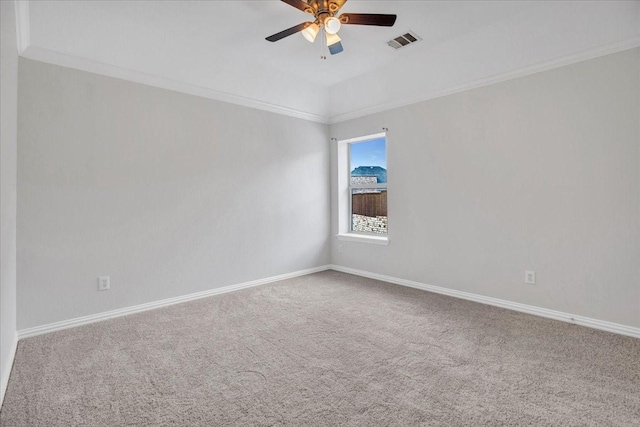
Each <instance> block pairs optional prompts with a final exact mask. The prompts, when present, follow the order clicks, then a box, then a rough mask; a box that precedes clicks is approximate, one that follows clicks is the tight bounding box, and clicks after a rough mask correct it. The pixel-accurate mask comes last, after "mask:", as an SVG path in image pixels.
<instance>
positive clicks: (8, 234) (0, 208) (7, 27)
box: [0, 1, 18, 403]
mask: <svg viewBox="0 0 640 427" xmlns="http://www.w3.org/2000/svg"><path fill="white" fill-rule="evenodd" d="M14 8H15V3H14V2H12V1H3V2H0V19H1V22H0V42H1V44H2V46H1V49H0V55H1V56H0V67H1V69H0V226H1V229H0V233H1V236H2V238H1V239H0V243H1V244H0V403H2V398H3V397H4V392H5V386H6V384H7V381H8V380H9V378H8V376H9V372H10V370H11V363H12V362H13V346H14V343H15V341H16V168H17V160H16V152H17V102H18V49H17V44H16V19H15V16H16V15H15V9H14Z"/></svg>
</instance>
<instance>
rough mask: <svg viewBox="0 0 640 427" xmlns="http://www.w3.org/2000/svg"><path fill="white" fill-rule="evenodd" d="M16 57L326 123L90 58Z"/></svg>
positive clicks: (42, 52)
mask: <svg viewBox="0 0 640 427" xmlns="http://www.w3.org/2000/svg"><path fill="white" fill-rule="evenodd" d="M20 56H22V57H23V58H27V59H32V60H34V61H40V62H46V63H49V64H53V65H58V66H61V67H67V68H74V69H77V70H81V71H86V72H89V73H94V74H100V75H103V76H108V77H114V78H117V79H121V80H128V81H132V82H136V83H141V84H144V85H147V86H153V87H158V88H161V89H167V90H172V91H175V92H181V93H186V94H189V95H195V96H200V97H202V98H208V99H213V100H216V101H222V102H228V103H230V104H236V105H242V106H244V107H249V108H255V109H258V110H263V111H269V112H272V113H276V114H282V115H285V116H290V117H295V118H298V119H303V120H308V121H312V122H318V123H323V124H328V123H329V118H328V117H325V116H321V115H318V114H313V113H308V112H305V111H300V110H296V109H293V108H288V107H284V106H281V105H276V104H271V103H268V102H265V101H261V100H258V99H253V98H249V97H244V96H240V95H235V94H232V93H228V92H223V91H220V90H217V89H211V88H207V87H204V86H198V85H194V84H191V83H185V82H182V81H178V80H173V79H169V78H166V77H161V76H158V75H155V74H148V73H144V72H141V71H136V70H130V69H127V68H122V67H118V66H115V65H110V64H106V63H103V62H98V61H94V60H92V59H86V58H81V57H78V56H74V55H67V54H64V53H60V52H55V51H52V50H48V49H43V48H40V47H36V46H29V47H28V48H26V49H25V50H24V51H23V52H22V53H21V54H20Z"/></svg>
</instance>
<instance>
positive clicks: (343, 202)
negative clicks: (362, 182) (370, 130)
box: [336, 132, 389, 245]
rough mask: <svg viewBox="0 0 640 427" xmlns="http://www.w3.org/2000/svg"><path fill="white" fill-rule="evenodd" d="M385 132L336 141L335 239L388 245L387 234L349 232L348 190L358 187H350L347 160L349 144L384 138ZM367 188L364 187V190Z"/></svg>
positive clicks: (349, 171)
mask: <svg viewBox="0 0 640 427" xmlns="http://www.w3.org/2000/svg"><path fill="white" fill-rule="evenodd" d="M386 137H387V132H381V133H376V134H372V135H366V136H361V137H358V138H350V139H343V140H341V141H338V150H337V151H338V234H337V235H336V238H337V239H338V240H342V241H350V242H360V243H370V244H375V245H388V244H389V234H388V231H387V234H386V235H384V236H381V235H377V234H365V233H357V232H353V231H351V218H350V215H349V214H350V213H351V197H350V188H356V187H359V185H353V186H351V185H350V184H351V179H350V176H351V170H350V159H349V144H351V143H354V142H362V141H368V140H370V139H376V138H386ZM366 187H368V186H364V187H363V188H366ZM375 187H376V188H387V184H386V183H385V184H377V185H376V186H375Z"/></svg>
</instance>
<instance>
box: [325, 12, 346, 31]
mask: <svg viewBox="0 0 640 427" xmlns="http://www.w3.org/2000/svg"><path fill="white" fill-rule="evenodd" d="M341 26H342V24H341V23H340V20H339V19H338V18H336V17H335V16H331V17H329V18H327V19H325V21H324V29H325V31H326V32H327V34H337V33H338V31H340V27H341Z"/></svg>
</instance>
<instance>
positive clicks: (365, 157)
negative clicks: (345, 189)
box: [349, 138, 387, 185]
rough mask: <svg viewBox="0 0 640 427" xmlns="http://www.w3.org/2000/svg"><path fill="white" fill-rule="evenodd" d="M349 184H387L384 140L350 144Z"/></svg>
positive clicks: (385, 144)
mask: <svg viewBox="0 0 640 427" xmlns="http://www.w3.org/2000/svg"><path fill="white" fill-rule="evenodd" d="M349 159H350V161H351V165H350V168H349V170H350V171H351V184H352V185H354V184H384V183H386V182H387V141H386V139H385V138H377V139H372V140H370V141H364V142H356V143H353V144H350V147H349Z"/></svg>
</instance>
